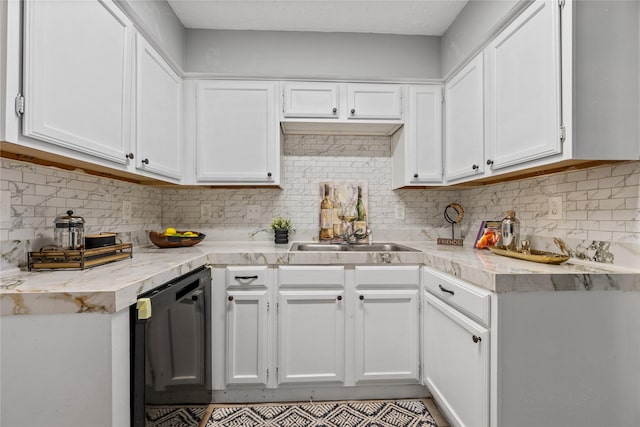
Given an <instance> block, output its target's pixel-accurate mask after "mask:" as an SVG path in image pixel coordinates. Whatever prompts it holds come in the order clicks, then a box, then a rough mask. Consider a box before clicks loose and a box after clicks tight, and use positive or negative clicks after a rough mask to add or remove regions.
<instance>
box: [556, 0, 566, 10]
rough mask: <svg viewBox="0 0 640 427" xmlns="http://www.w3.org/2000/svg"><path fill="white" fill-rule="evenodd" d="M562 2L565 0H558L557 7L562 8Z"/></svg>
mask: <svg viewBox="0 0 640 427" xmlns="http://www.w3.org/2000/svg"><path fill="white" fill-rule="evenodd" d="M564 2H565V0H558V7H559V8H560V9H564Z"/></svg>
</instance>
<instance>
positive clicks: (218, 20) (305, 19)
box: [168, 0, 468, 36]
mask: <svg viewBox="0 0 640 427" xmlns="http://www.w3.org/2000/svg"><path fill="white" fill-rule="evenodd" d="M467 1H468V0H413V1H407V0H324V1H322V0H226V1H223V0H168V2H169V4H170V5H171V8H172V9H173V11H174V12H175V14H176V15H177V16H178V19H180V21H181V22H182V25H184V26H185V27H186V28H200V29H219V30H263V31H321V32H350V33H380V34H410V35H427V36H441V35H442V33H444V31H445V30H446V29H447V28H448V27H449V25H451V23H452V22H453V20H454V19H455V17H456V16H457V15H458V13H459V12H460V10H462V8H463V7H464V6H465V5H466V4H467Z"/></svg>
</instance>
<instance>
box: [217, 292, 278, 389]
mask: <svg viewBox="0 0 640 427" xmlns="http://www.w3.org/2000/svg"><path fill="white" fill-rule="evenodd" d="M267 315H268V298H267V290H266V289H263V290H251V291H235V290H231V291H227V346H226V347H227V368H226V372H227V378H226V382H227V384H259V385H266V384H267V367H268V365H267V360H268V359H267V356H268V348H267V338H268V336H267V331H268V322H267Z"/></svg>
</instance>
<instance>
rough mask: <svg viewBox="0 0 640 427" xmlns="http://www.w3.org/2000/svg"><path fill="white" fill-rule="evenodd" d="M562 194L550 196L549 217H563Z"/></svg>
mask: <svg viewBox="0 0 640 427" xmlns="http://www.w3.org/2000/svg"><path fill="white" fill-rule="evenodd" d="M562 215H563V212H562V196H553V197H549V219H562Z"/></svg>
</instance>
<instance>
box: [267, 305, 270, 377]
mask: <svg viewBox="0 0 640 427" xmlns="http://www.w3.org/2000/svg"><path fill="white" fill-rule="evenodd" d="M269 305H270V303H269V301H267V311H269ZM267 370H268V369H267Z"/></svg>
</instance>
